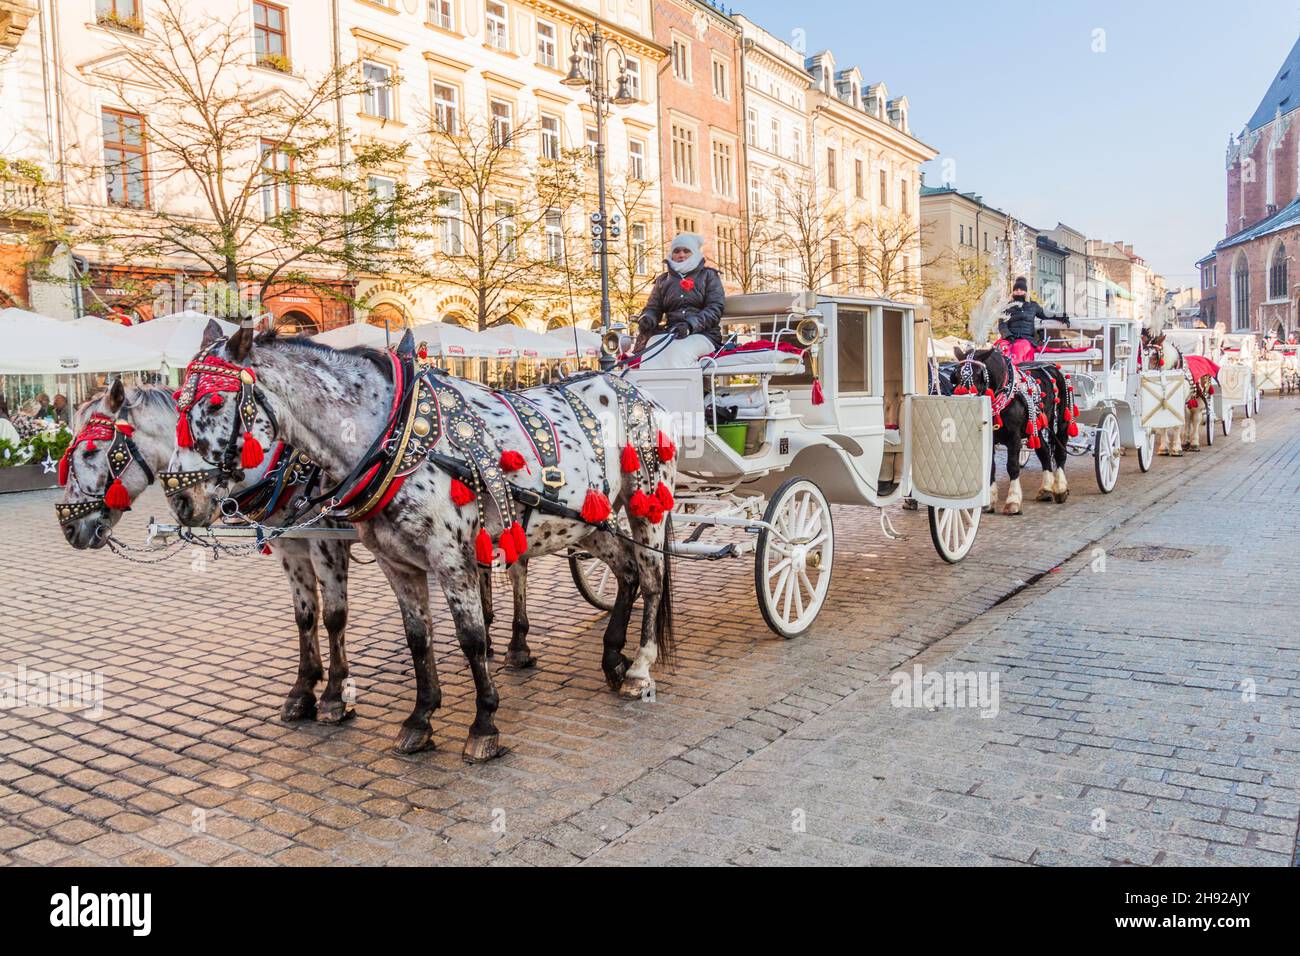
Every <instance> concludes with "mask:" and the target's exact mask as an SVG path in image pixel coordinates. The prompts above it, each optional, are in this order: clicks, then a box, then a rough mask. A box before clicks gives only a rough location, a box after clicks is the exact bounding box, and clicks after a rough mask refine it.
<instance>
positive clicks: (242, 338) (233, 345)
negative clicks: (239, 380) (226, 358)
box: [226, 324, 256, 365]
mask: <svg viewBox="0 0 1300 956" xmlns="http://www.w3.org/2000/svg"><path fill="white" fill-rule="evenodd" d="M255 334H256V333H255V331H254V329H253V326H252V325H251V324H249V325H240V327H239V331H238V332H236V333H235V334H234V335H232V336H231V337H230V341H229V342H227V343H226V351H227V352H229V353H230V360H231V361H232V362H234V363H235V364H236V365H247V364H248V356H249V354H250V353H252V351H253V336H254V335H255Z"/></svg>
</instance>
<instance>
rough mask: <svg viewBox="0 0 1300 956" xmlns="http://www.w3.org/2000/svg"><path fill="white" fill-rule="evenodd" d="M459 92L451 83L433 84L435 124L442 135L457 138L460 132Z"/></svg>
mask: <svg viewBox="0 0 1300 956" xmlns="http://www.w3.org/2000/svg"><path fill="white" fill-rule="evenodd" d="M459 99H460V95H459V91H458V90H457V89H456V87H454V86H452V85H451V84H450V83H434V84H433V123H434V126H436V127H437V129H438V131H439V132H440V133H446V134H447V135H448V136H455V135H456V134H457V132H459V130H460V110H459V108H458V100H459Z"/></svg>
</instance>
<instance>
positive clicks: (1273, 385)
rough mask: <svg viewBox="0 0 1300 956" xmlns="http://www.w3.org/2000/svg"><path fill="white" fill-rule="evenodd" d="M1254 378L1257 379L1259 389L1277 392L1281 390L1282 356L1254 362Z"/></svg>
mask: <svg viewBox="0 0 1300 956" xmlns="http://www.w3.org/2000/svg"><path fill="white" fill-rule="evenodd" d="M1255 378H1256V379H1257V380H1258V381H1259V388H1260V391H1264V392H1279V391H1281V390H1282V357H1281V356H1278V357H1277V358H1276V359H1273V358H1269V359H1260V360H1259V361H1257V362H1256V363H1255Z"/></svg>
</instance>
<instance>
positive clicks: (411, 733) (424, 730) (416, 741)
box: [394, 726, 433, 754]
mask: <svg viewBox="0 0 1300 956" xmlns="http://www.w3.org/2000/svg"><path fill="white" fill-rule="evenodd" d="M432 740H433V731H432V730H430V729H429V728H428V727H427V726H426V727H405V726H404V727H402V729H401V731H400V732H399V733H398V735H397V743H396V744H395V745H394V749H395V750H396V751H397V752H398V753H399V754H414V753H419V752H420V751H421V750H424V749H425V748H426V747H430V748H431V747H432V746H433V743H432Z"/></svg>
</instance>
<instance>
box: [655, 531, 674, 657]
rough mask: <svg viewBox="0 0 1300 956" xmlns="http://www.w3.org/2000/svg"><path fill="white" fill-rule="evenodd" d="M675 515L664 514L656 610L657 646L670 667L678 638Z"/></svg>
mask: <svg viewBox="0 0 1300 956" xmlns="http://www.w3.org/2000/svg"><path fill="white" fill-rule="evenodd" d="M672 544H673V516H672V514H670V513H669V514H665V515H664V544H663V548H664V551H663V558H664V572H663V578H662V581H663V583H662V585H661V586H660V588H659V609H658V610H657V611H656V612H655V647H656V648H657V649H658V651H659V657H658V659H659V661H660V662H661V663H662V664H663V665H664V666H665V667H668V668H671V667H672V666H673V663H674V661H673V657H674V651H675V649H676V639H675V637H674V635H673V556H672V554H671V552H672Z"/></svg>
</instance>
